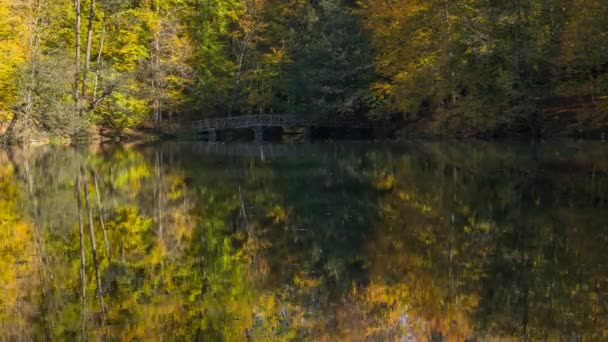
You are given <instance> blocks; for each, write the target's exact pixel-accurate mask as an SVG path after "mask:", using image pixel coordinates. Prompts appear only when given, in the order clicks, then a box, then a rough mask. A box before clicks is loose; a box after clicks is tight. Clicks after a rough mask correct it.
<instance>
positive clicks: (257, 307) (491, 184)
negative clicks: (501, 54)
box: [0, 143, 608, 340]
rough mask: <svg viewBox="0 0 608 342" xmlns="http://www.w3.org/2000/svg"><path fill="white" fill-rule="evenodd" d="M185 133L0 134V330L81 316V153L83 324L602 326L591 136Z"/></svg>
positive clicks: (550, 333)
mask: <svg viewBox="0 0 608 342" xmlns="http://www.w3.org/2000/svg"><path fill="white" fill-rule="evenodd" d="M190 151H191V150H190V149H189V148H188V146H180V145H179V144H176V145H164V146H162V147H153V146H147V147H145V146H144V147H139V148H126V147H104V148H102V149H98V150H82V149H81V150H78V149H68V148H42V149H33V150H31V149H30V150H18V149H14V150H11V152H10V153H6V152H0V162H2V163H0V165H1V166H0V176H1V177H0V256H1V257H2V258H1V259H0V271H1V273H0V277H2V284H6V285H3V286H4V288H3V291H5V292H4V293H6V294H7V295H6V296H2V298H0V308H1V309H0V328H2V329H0V330H2V332H0V339H1V338H8V339H15V338H23V339H28V336H30V337H31V338H34V339H44V337H47V336H48V337H49V338H51V339H67V338H71V339H77V338H78V336H79V335H80V325H79V319H80V318H79V317H80V315H81V314H82V311H81V307H80V274H79V272H80V254H79V253H80V248H79V240H80V238H79V228H78V215H77V213H78V211H77V203H76V199H75V194H74V187H75V182H76V175H77V174H78V173H79V167H80V165H83V166H84V167H85V170H86V172H87V175H88V177H89V178H88V188H87V190H88V193H89V201H90V208H91V212H92V217H93V220H92V221H93V222H94V226H93V230H94V234H95V238H96V241H97V242H98V243H97V244H98V249H97V254H98V259H99V260H98V261H99V265H98V267H99V271H100V279H101V287H102V294H103V299H104V301H105V307H106V310H105V312H104V311H102V310H101V306H100V304H99V302H98V300H97V299H98V298H97V297H96V291H97V283H96V277H95V267H94V266H95V265H94V264H93V262H92V261H93V259H92V255H91V248H90V241H89V239H88V238H87V239H86V240H85V247H86V248H85V250H86V255H85V258H86V260H87V261H88V263H87V264H86V275H87V276H86V279H87V281H86V288H85V291H86V294H87V296H86V303H85V304H86V310H85V312H86V327H87V331H86V334H87V335H88V337H89V338H92V339H98V338H102V336H103V335H105V334H107V335H109V336H110V337H111V338H114V339H121V340H123V339H125V340H130V339H140V340H149V339H159V338H162V339H192V338H196V339H198V340H239V339H244V338H248V339H251V340H286V339H294V338H297V339H310V340H337V339H342V340H358V339H363V338H364V337H367V338H368V339H372V340H374V339H375V340H393V339H398V338H400V337H403V336H406V335H414V336H417V337H419V338H420V339H436V340H438V339H443V340H463V339H465V338H468V337H478V338H481V339H485V338H489V337H496V336H500V337H507V338H509V337H510V338H516V339H521V338H527V339H532V340H536V339H557V338H558V337H564V336H565V337H569V336H579V337H584V338H588V339H591V340H601V339H605V337H606V336H605V334H606V332H605V331H606V327H607V326H608V322H606V319H607V315H608V313H607V312H606V310H607V307H606V306H605V305H604V304H603V303H605V302H606V299H607V298H606V291H605V287H606V286H607V285H608V284H607V283H606V279H608V277H607V275H608V274H607V273H606V270H607V269H606V263H605V261H604V260H603V257H602V251H603V250H604V249H605V247H606V243H607V241H608V240H607V238H608V236H607V232H606V228H607V227H608V217H606V216H603V215H598V213H602V212H603V211H602V210H603V209H605V208H606V206H607V205H608V198H607V197H606V194H607V193H608V191H607V190H608V159H606V155H605V153H602V152H601V151H602V149H601V148H598V147H595V146H593V147H584V146H583V147H580V146H577V145H571V146H567V147H566V148H565V149H561V150H560V151H559V152H560V153H557V152H556V150H555V149H553V148H549V147H545V146H536V147H532V148H530V147H518V146H517V145H514V146H511V147H508V148H505V147H504V146H502V147H496V146H495V145H491V144H481V143H478V144H476V146H475V147H471V146H470V145H467V144H451V145H450V146H447V145H443V144H418V145H415V146H412V147H408V146H405V147H394V146H384V147H382V148H369V147H363V146H362V147H354V148H346V147H341V146H333V147H331V148H327V147H323V148H319V151H316V152H314V151H313V152H311V154H310V155H303V156H298V158H292V159H290V158H287V157H284V158H282V159H280V160H270V161H269V160H265V161H264V160H250V159H242V158H225V157H217V156H216V157H206V158H200V156H198V157H197V156H193V155H191V154H190V153H191V152H190ZM93 171H94V173H93ZM95 174H96V175H97V179H98V187H96V186H95V184H94V181H93V180H94V176H95ZM81 175H82V173H81ZM81 187H82V186H81ZM96 188H99V192H97V189H96ZM98 195H99V199H100V202H101V204H102V207H103V209H104V226H105V228H106V230H107V240H108V246H109V252H108V250H107V249H106V248H105V242H104V246H103V248H102V241H105V239H104V235H103V230H102V229H101V221H100V216H99V210H98V205H97V196H98ZM83 210H84V209H83ZM83 213H84V220H85V222H88V220H87V216H88V212H85V211H83ZM85 227H86V228H85V230H86V232H87V234H88V226H85ZM104 322H105V324H104ZM4 328H6V329H4ZM5 331H11V332H12V335H6V333H5ZM3 334H4V335H3Z"/></svg>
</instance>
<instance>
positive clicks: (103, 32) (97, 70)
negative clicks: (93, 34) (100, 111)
mask: <svg viewBox="0 0 608 342" xmlns="http://www.w3.org/2000/svg"><path fill="white" fill-rule="evenodd" d="M105 39H106V26H105V23H104V25H103V27H102V29H101V41H100V42H99V53H98V54H97V66H96V68H95V81H94V82H93V101H92V103H93V105H95V103H96V102H97V87H98V86H99V74H100V73H101V72H102V71H103V43H104V42H105ZM91 109H93V108H91Z"/></svg>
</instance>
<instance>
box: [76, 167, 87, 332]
mask: <svg viewBox="0 0 608 342" xmlns="http://www.w3.org/2000/svg"><path fill="white" fill-rule="evenodd" d="M75 190H76V203H77V205H78V228H79V235H80V284H81V289H80V290H81V293H80V301H81V308H80V324H81V336H80V339H81V341H85V340H86V337H85V330H86V289H87V286H86V272H85V266H86V259H85V258H86V256H85V246H84V219H83V217H82V198H81V197H80V175H79V174H78V175H76V189H75Z"/></svg>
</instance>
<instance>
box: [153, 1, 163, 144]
mask: <svg viewBox="0 0 608 342" xmlns="http://www.w3.org/2000/svg"><path fill="white" fill-rule="evenodd" d="M153 6H154V7H153V9H152V10H153V11H154V12H155V13H156V16H157V17H158V20H159V23H158V28H157V30H156V34H155V37H154V42H153V54H154V57H153V58H154V60H153V63H154V81H153V85H154V129H155V130H156V131H157V132H160V130H161V124H162V121H163V118H162V101H161V90H162V83H163V75H162V70H161V60H160V45H161V44H160V40H161V31H162V22H161V21H160V8H159V6H158V1H154V4H153Z"/></svg>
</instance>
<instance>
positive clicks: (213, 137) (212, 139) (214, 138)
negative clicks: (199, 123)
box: [209, 129, 217, 142]
mask: <svg viewBox="0 0 608 342" xmlns="http://www.w3.org/2000/svg"><path fill="white" fill-rule="evenodd" d="M216 141H217V132H216V131H215V130H214V129H211V130H209V142H216Z"/></svg>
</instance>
